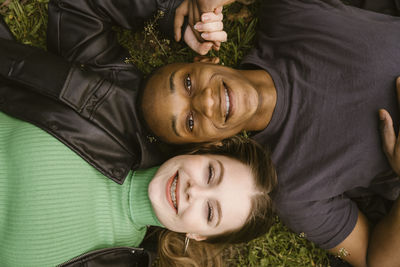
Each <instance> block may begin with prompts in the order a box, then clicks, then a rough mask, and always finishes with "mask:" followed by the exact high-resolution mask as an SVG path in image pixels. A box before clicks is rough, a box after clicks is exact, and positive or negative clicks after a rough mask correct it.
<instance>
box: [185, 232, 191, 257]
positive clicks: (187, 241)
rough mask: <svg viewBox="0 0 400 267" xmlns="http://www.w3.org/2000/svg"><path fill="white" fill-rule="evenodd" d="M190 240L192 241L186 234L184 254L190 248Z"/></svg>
mask: <svg viewBox="0 0 400 267" xmlns="http://www.w3.org/2000/svg"><path fill="white" fill-rule="evenodd" d="M189 241H190V238H189V237H187V236H186V237H185V248H184V250H183V255H185V254H186V251H187V248H188V246H189Z"/></svg>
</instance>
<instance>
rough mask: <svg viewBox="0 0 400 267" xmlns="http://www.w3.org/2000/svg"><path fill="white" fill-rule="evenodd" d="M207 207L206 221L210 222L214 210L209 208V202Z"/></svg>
mask: <svg viewBox="0 0 400 267" xmlns="http://www.w3.org/2000/svg"><path fill="white" fill-rule="evenodd" d="M207 205H208V216H207V221H208V222H212V220H213V217H214V209H213V207H212V206H211V204H210V202H207Z"/></svg>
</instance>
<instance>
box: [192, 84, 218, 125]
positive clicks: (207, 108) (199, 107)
mask: <svg viewBox="0 0 400 267" xmlns="http://www.w3.org/2000/svg"><path fill="white" fill-rule="evenodd" d="M214 105H215V101H214V99H213V91H212V89H211V88H209V87H206V88H204V89H203V90H201V91H200V92H199V93H197V94H196V95H194V97H193V108H194V109H195V110H196V111H197V112H200V113H202V114H203V115H204V116H206V117H209V118H210V117H212V115H213V110H214Z"/></svg>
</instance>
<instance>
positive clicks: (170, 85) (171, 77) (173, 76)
mask: <svg viewBox="0 0 400 267" xmlns="http://www.w3.org/2000/svg"><path fill="white" fill-rule="evenodd" d="M175 73H176V70H175V71H174V72H173V73H172V74H171V76H169V90H170V91H171V94H174V93H175V83H174V78H175Z"/></svg>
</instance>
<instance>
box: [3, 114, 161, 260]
mask: <svg viewBox="0 0 400 267" xmlns="http://www.w3.org/2000/svg"><path fill="white" fill-rule="evenodd" d="M155 171H156V168H153V169H149V170H147V171H137V172H134V173H133V172H131V173H130V174H129V176H128V177H127V179H126V181H125V182H124V184H123V185H118V184H116V183H115V182H113V181H111V180H110V179H108V178H106V177H104V176H103V175H102V174H101V173H100V172H98V171H97V170H95V169H94V168H93V167H92V166H90V165H89V164H88V163H86V162H85V161H84V160H82V159H81V158H80V157H79V156H78V155H76V154H75V153H74V152H73V151H71V150H70V149H69V148H68V147H66V146H65V145H64V144H62V143H61V142H59V141H58V140H56V139H55V138H53V137H52V136H50V135H49V134H47V133H46V132H44V131H43V130H41V129H39V128H37V127H35V126H33V125H31V124H29V123H26V122H22V121H19V120H17V119H14V118H11V117H9V116H7V115H5V114H3V113H0V265H1V266H24V267H26V266H29V267H33V266H40V267H44V266H55V265H57V264H60V263H63V262H65V261H67V260H69V259H71V258H73V257H76V256H78V255H80V254H82V253H85V252H88V251H92V250H95V249H100V248H106V247H114V246H137V245H139V244H140V243H141V241H142V240H143V237H144V235H145V232H146V225H158V226H161V224H160V223H159V221H158V220H157V218H156V217H155V215H154V211H153V210H152V208H151V206H150V201H149V199H148V196H147V186H148V183H149V182H150V180H151V178H152V177H153V175H154V173H155Z"/></svg>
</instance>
